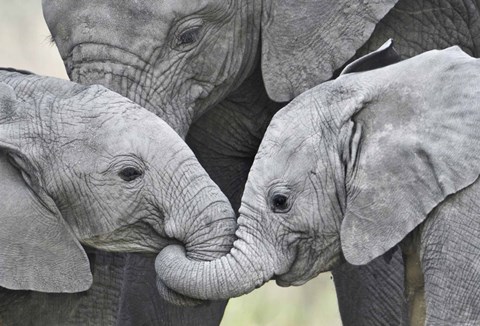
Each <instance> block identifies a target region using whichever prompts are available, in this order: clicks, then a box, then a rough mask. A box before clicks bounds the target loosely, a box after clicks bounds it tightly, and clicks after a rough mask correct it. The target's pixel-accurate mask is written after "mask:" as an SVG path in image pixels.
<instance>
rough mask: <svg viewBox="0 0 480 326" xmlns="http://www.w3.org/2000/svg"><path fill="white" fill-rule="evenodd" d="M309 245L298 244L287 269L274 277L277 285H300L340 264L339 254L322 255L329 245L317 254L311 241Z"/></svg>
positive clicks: (327, 250)
mask: <svg viewBox="0 0 480 326" xmlns="http://www.w3.org/2000/svg"><path fill="white" fill-rule="evenodd" d="M310 245H311V246H310ZM310 245H309V246H299V249H298V251H297V254H296V255H295V259H294V261H293V262H292V264H291V266H290V268H289V269H288V271H287V272H286V273H284V274H281V275H278V276H277V277H276V278H275V281H276V283H277V285H279V286H282V287H287V286H300V285H303V284H305V283H307V282H308V281H310V280H311V279H313V278H315V277H317V276H318V274H320V273H323V272H327V271H330V270H332V269H333V268H335V267H336V266H338V265H340V264H341V257H340V255H336V254H331V255H330V254H329V255H324V254H325V253H326V252H329V251H330V250H329V249H330V248H329V247H330V246H327V247H326V248H324V250H322V251H321V253H320V254H318V252H316V251H315V249H314V248H315V246H314V245H312V244H311V243H310Z"/></svg>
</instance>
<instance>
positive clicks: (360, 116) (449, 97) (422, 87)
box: [157, 47, 480, 299]
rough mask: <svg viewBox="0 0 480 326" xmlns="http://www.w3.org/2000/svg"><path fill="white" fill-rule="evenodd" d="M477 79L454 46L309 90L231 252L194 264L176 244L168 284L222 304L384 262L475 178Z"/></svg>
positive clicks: (262, 167)
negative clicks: (346, 266) (272, 282)
mask: <svg viewBox="0 0 480 326" xmlns="http://www.w3.org/2000/svg"><path fill="white" fill-rule="evenodd" d="M383 50H385V49H383ZM381 52H382V51H380V53H377V54H375V55H374V56H377V55H381ZM377 59H378V58H377ZM367 60H368V58H367ZM362 66H364V63H362V62H361V61H360V62H359V66H358V67H359V69H360V70H362V69H361V67H362ZM479 72H480V61H479V60H478V59H473V58H471V57H469V56H468V55H466V54H465V53H464V52H462V51H461V50H460V49H459V48H458V47H452V48H449V49H447V50H443V51H430V52H426V53H424V54H422V55H419V56H416V57H414V58H412V59H409V60H405V61H402V62H398V63H396V64H393V65H389V66H386V67H383V68H380V69H374V70H370V71H365V72H355V64H353V66H352V67H351V69H350V71H349V73H345V74H344V75H342V76H340V77H339V78H338V79H336V80H334V81H331V82H327V83H324V84H322V85H319V86H317V87H315V88H313V89H311V90H309V91H307V92H305V93H304V94H302V95H301V96H299V97H298V98H296V99H295V100H294V101H292V102H291V103H290V104H289V105H288V106H287V107H285V108H284V109H282V110H281V111H280V112H279V113H277V114H276V115H275V117H274V119H273V120H272V122H271V124H270V126H269V127H268V129H267V132H266V134H265V137H264V139H263V140H262V143H261V145H260V149H259V152H258V154H257V156H256V158H255V161H254V163H253V166H252V169H251V171H250V174H249V178H248V182H247V185H246V188H245V192H244V196H243V198H242V206H241V208H240V217H239V218H238V224H239V225H238V230H237V232H236V235H237V238H238V239H237V240H236V241H235V243H234V246H233V248H232V250H231V253H230V254H229V255H227V256H224V257H222V258H221V259H218V260H215V261H213V262H208V263H201V262H189V261H187V260H185V259H181V258H180V257H182V256H183V254H182V250H181V248H180V247H178V246H169V247H167V248H166V249H164V251H162V253H160V255H159V256H158V258H157V264H158V265H160V264H161V265H162V266H170V267H171V269H165V268H164V269H161V270H160V269H157V273H159V276H160V278H161V279H162V280H163V281H164V282H165V283H166V284H167V286H169V287H171V288H173V289H174V290H176V291H178V292H181V293H183V294H185V295H189V296H192V297H197V298H204V299H205V298H225V297H232V296H238V295H242V294H244V293H247V292H249V291H251V290H253V289H254V288H256V287H258V286H260V285H261V284H263V283H264V282H266V281H268V280H269V279H271V278H275V279H276V280H277V283H279V284H281V285H300V284H303V283H305V282H306V281H308V280H309V279H311V278H313V277H315V276H316V275H317V274H318V273H320V272H322V271H327V270H331V269H332V268H333V267H335V266H337V265H338V264H340V263H341V252H342V251H343V254H344V256H345V258H346V260H347V261H348V262H350V263H353V264H366V263H368V262H369V261H371V260H372V259H374V258H376V257H378V256H380V255H382V254H384V253H385V252H387V251H388V250H389V249H391V248H392V247H394V246H396V245H397V244H399V243H400V242H401V241H402V239H403V238H404V237H405V236H406V235H407V234H409V232H411V231H412V230H413V229H415V228H416V227H417V226H418V225H419V224H420V223H422V222H423V221H424V220H425V219H426V218H427V216H428V215H429V213H430V212H432V210H433V209H434V208H435V207H437V206H438V205H439V204H440V203H442V202H443V201H444V200H445V199H446V197H447V196H449V195H453V194H455V193H457V192H458V191H460V190H462V189H464V188H465V187H468V186H469V185H471V184H472V183H474V182H475V181H476V180H477V178H478V176H479V174H480V168H479V167H478V164H476V163H474V162H478V160H480V151H479V150H478V149H479V148H480V147H479V146H480V137H479V133H478V125H479V122H480V107H479V106H478V103H479V102H478V99H479V98H480V90H479V88H478V87H477V84H478V78H479V77H478V76H479ZM177 270H183V271H185V270H188V271H190V272H191V273H192V275H196V278H195V279H196V280H197V282H198V284H196V286H192V283H191V282H189V283H188V284H189V286H186V285H185V282H182V280H181V279H180V275H179V274H178V273H176V271H177ZM239 271H241V272H239ZM185 275H188V274H185V273H182V274H181V276H182V277H185ZM211 275H216V279H218V280H221V282H222V283H221V286H220V285H219V284H217V283H216V282H215V281H213V278H212V277H210V276H211ZM198 276H200V277H198Z"/></svg>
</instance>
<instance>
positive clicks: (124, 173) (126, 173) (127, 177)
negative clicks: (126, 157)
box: [118, 167, 142, 181]
mask: <svg viewBox="0 0 480 326" xmlns="http://www.w3.org/2000/svg"><path fill="white" fill-rule="evenodd" d="M118 175H119V176H120V178H122V180H124V181H133V180H135V179H137V178H138V177H141V176H142V171H140V170H138V169H137V168H134V167H128V168H125V169H123V170H121V171H120V172H119V173H118Z"/></svg>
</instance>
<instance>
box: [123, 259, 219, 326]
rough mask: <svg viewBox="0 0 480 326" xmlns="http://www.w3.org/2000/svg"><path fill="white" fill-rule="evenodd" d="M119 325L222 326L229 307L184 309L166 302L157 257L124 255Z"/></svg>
mask: <svg viewBox="0 0 480 326" xmlns="http://www.w3.org/2000/svg"><path fill="white" fill-rule="evenodd" d="M124 259H125V264H124V267H123V273H124V277H123V282H122V291H121V294H120V302H119V308H118V313H117V322H116V325H121V326H135V325H182V326H183V325H185V326H190V325H191V326H194V325H202V326H204V325H205V326H207V325H211V326H215V325H219V324H220V321H221V320H222V317H223V312H224V310H225V306H226V304H227V302H226V301H213V302H208V303H205V304H202V305H200V306H195V307H181V306H176V305H173V304H170V303H168V302H166V301H165V300H163V299H162V298H161V297H160V296H159V294H158V291H157V287H156V283H155V280H156V273H155V269H154V268H153V266H154V263H155V256H152V257H147V256H144V255H141V254H128V255H125V257H124Z"/></svg>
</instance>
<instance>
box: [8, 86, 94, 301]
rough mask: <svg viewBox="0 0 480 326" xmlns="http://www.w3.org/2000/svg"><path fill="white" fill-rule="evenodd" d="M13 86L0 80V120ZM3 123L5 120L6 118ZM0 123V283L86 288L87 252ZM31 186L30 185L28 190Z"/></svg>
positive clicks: (12, 100) (12, 99) (13, 102)
mask: <svg viewBox="0 0 480 326" xmlns="http://www.w3.org/2000/svg"><path fill="white" fill-rule="evenodd" d="M17 105H24V104H23V103H21V102H20V101H18V100H17V98H16V95H15V92H14V90H13V89H12V88H11V87H10V86H9V85H7V84H5V83H1V82H0V117H2V119H0V121H11V119H12V116H13V115H15V110H16V109H17V107H16V106H17ZM7 124H8V122H7ZM2 127H3V126H2V124H0V177H1V180H2V186H1V187H0V221H1V225H2V227H1V228H0V286H2V287H5V288H7V289H12V290H33V291H40V292H58V293H72V292H81V291H86V290H88V289H89V288H90V286H91V284H92V281H93V278H92V274H91V271H90V263H89V261H88V257H87V255H86V253H85V251H84V249H83V247H82V246H81V244H80V243H79V241H78V240H77V239H76V238H75V236H74V235H73V232H72V231H71V230H70V228H69V227H68V225H67V224H66V222H65V221H64V220H63V218H62V216H61V214H60V212H59V211H58V209H57V207H56V205H55V203H54V202H53V200H52V199H51V198H50V197H49V196H48V195H47V194H46V192H45V191H43V190H41V189H37V188H39V185H38V184H37V182H36V180H33V181H32V177H33V175H31V174H30V173H31V172H30V173H29V172H28V170H26V169H25V167H27V166H30V165H32V164H31V163H29V162H27V159H26V158H25V155H23V154H22V151H21V150H20V149H19V146H16V145H15V144H13V143H14V141H13V140H11V139H9V138H8V136H6V135H7V134H8V132H6V131H5V128H2ZM34 189H35V190H34Z"/></svg>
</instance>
